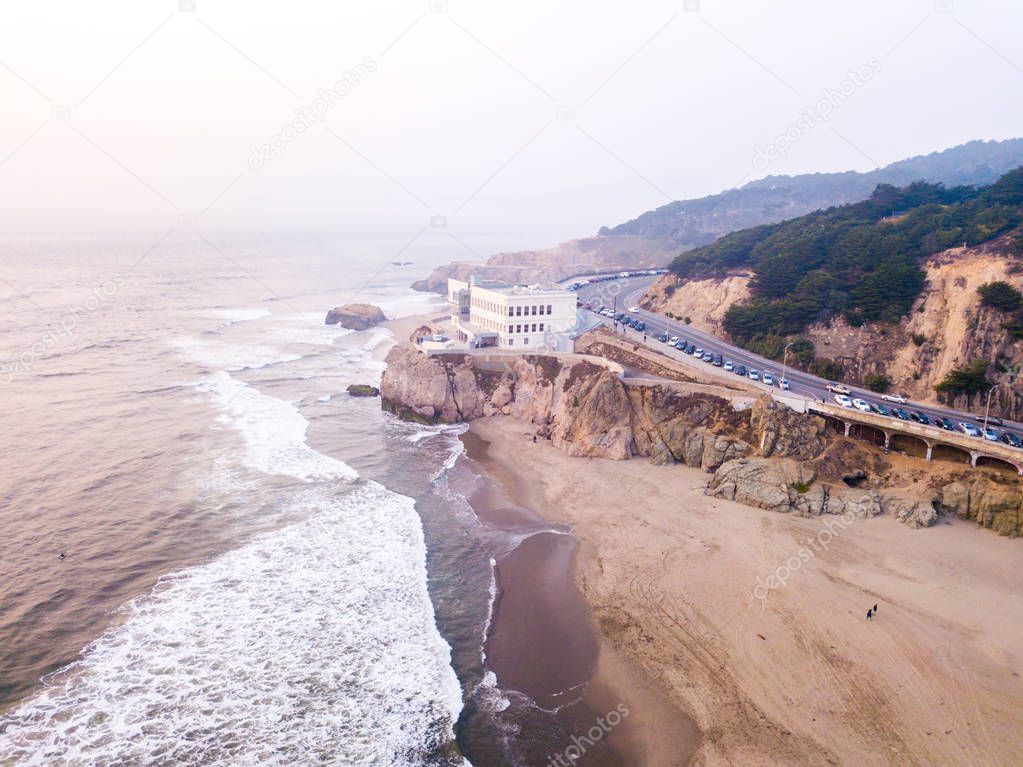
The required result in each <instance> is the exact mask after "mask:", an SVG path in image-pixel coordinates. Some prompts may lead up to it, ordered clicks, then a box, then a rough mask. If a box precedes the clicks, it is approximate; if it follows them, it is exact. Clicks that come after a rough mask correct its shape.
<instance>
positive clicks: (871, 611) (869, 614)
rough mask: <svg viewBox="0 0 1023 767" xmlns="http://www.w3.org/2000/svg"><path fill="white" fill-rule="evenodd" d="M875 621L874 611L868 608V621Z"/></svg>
mask: <svg viewBox="0 0 1023 767" xmlns="http://www.w3.org/2000/svg"><path fill="white" fill-rule="evenodd" d="M873 619H874V611H873V610H871V609H869V608H868V609H867V620H868V621H869V620H873Z"/></svg>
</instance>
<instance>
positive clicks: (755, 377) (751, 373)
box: [749, 370, 760, 381]
mask: <svg viewBox="0 0 1023 767" xmlns="http://www.w3.org/2000/svg"><path fill="white" fill-rule="evenodd" d="M749 380H751V381H759V380H760V373H758V372H757V371H755V370H750V371H749Z"/></svg>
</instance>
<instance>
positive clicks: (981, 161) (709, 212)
mask: <svg viewBox="0 0 1023 767" xmlns="http://www.w3.org/2000/svg"><path fill="white" fill-rule="evenodd" d="M1020 165H1023V139H1008V140H1006V141H970V142H968V143H966V144H962V145H960V146H956V147H952V148H950V149H946V150H944V151H941V152H932V153H931V154H928V155H920V156H917V157H910V158H907V159H905V160H900V161H898V162H894V163H892V164H891V165H887V166H885V167H883V168H877V169H875V170H872V171H869V172H866V173H858V172H855V171H845V172H842V173H806V174H802V175H799V176H768V177H766V178H762V179H758V180H756V181H751V182H749V183H748V184H745V185H744V186H742V187H740V188H738V189H730V190H728V191H726V192H721V193H720V194H714V195H709V196H707V197H700V198H696V199H689V200H676V201H675V202H670V203H668V204H667V205H662V206H661V207H659V208H657V209H655V210H650V211H647V212H646V213H643V214H641V215H640V216H637V217H636V218H634V219H632V220H631V221H626V222H625V223H623V224H619V225H618V226H614V227H603V228H602V229H601V230H600V234H601V235H638V236H640V237H644V238H646V239H650V240H654V241H657V242H658V243H663V244H664V245H665V246H669V247H672V248H674V249H676V250H681V249H684V248H693V247H698V246H701V245H706V244H707V243H710V242H713V241H714V240H716V239H717V238H718V237H721V236H722V235H725V234H728V233H729V232H736V231H739V230H741V229H747V228H749V227H754V226H758V225H760V224H770V223H774V222H776V221H783V220H785V219H790V218H795V217H796V216H802V215H804V214H806V213H809V212H811V211H814V210H818V209H824V208H829V207H832V206H836V205H844V204H845V203H850V202H859V201H860V200H864V199H866V198H867V197H869V196H870V193H871V192H872V191H873V190H874V189H875V188H876V187H877V186H878V185H880V184H890V185H893V186H898V187H903V186H906V185H908V184H911V183H913V182H914V181H928V182H931V183H939V182H940V183H943V184H945V185H946V186H950V187H951V186H963V185H969V186H983V185H985V184H990V183H992V182H993V181H995V180H996V179H998V178H999V177H1000V176H1001V175H1003V174H1004V173H1006V172H1008V171H1010V170H1012V169H1013V168H1016V167H1019V166H1020Z"/></svg>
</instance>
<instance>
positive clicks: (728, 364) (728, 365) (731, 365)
mask: <svg viewBox="0 0 1023 767" xmlns="http://www.w3.org/2000/svg"><path fill="white" fill-rule="evenodd" d="M725 370H727V371H728V372H729V373H731V372H732V371H733V370H735V363H733V362H732V361H731V360H727V361H726V362H725Z"/></svg>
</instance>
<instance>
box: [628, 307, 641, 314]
mask: <svg viewBox="0 0 1023 767" xmlns="http://www.w3.org/2000/svg"><path fill="white" fill-rule="evenodd" d="M629 311H630V312H632V313H633V314H635V313H636V312H638V311H639V307H638V306H630V307H629Z"/></svg>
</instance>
